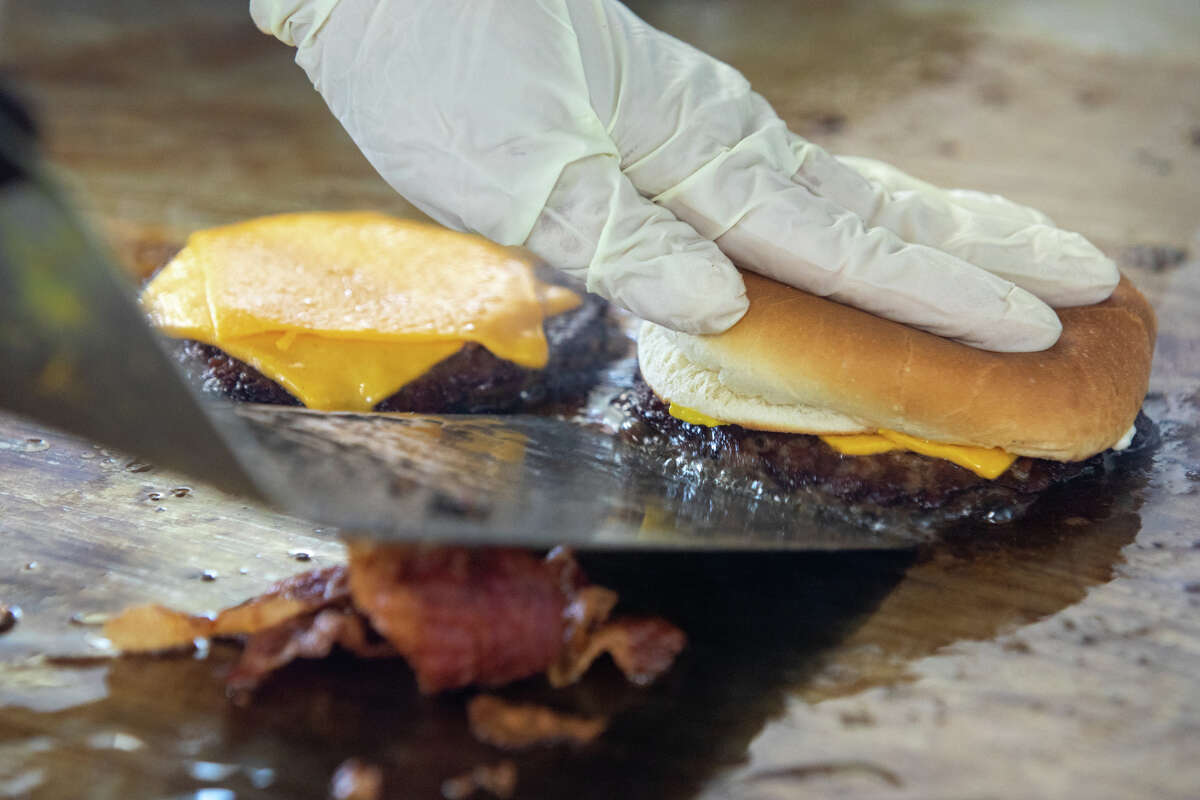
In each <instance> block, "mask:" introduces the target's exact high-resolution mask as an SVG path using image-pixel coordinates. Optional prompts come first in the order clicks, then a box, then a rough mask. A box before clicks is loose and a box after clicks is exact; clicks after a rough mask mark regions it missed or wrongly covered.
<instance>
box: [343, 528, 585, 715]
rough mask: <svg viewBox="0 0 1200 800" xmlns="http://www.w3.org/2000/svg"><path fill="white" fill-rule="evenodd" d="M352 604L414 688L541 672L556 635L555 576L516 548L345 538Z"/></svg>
mask: <svg viewBox="0 0 1200 800" xmlns="http://www.w3.org/2000/svg"><path fill="white" fill-rule="evenodd" d="M348 549H349V552H350V593H351V596H352V598H353V601H354V605H355V607H356V608H358V609H359V610H360V611H362V612H363V613H364V614H365V615H366V616H367V618H368V619H369V620H370V621H371V625H372V626H373V627H374V628H375V630H377V631H379V633H380V634H381V635H382V636H383V637H384V638H386V639H387V640H388V641H390V642H391V643H392V644H393V645H394V646H395V647H396V649H397V650H398V651H399V652H400V654H401V655H402V656H404V658H405V660H406V661H408V663H409V666H411V667H412V669H413V672H414V673H416V677H417V686H418V687H419V688H420V690H421V691H422V692H427V693H428V692H437V691H441V690H443V689H453V688H457V687H460V686H467V685H469V684H473V683H478V684H483V685H485V686H499V685H501V684H505V683H509V682H511V681H515V680H518V679H520V678H525V677H528V676H530V675H534V674H536V673H538V672H541V671H543V670H544V669H546V667H547V666H549V665H550V664H551V663H552V662H553V661H554V659H555V658H556V657H557V656H558V652H559V650H560V649H561V648H562V642H563V627H564V623H563V608H564V607H565V606H566V604H567V598H566V597H564V595H563V593H562V591H561V589H560V588H559V585H558V580H557V575H556V574H555V573H554V572H553V571H552V570H550V569H547V568H546V565H545V562H543V561H541V560H539V559H537V558H535V557H534V556H533V555H531V554H530V553H528V552H527V551H524V550H512V549H502V548H486V549H472V548H466V547H424V546H407V547H397V546H395V545H393V546H388V547H380V546H375V545H370V544H366V543H354V542H352V543H350V544H349V545H348Z"/></svg>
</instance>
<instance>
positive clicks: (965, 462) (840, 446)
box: [667, 403, 1017, 480]
mask: <svg viewBox="0 0 1200 800" xmlns="http://www.w3.org/2000/svg"><path fill="white" fill-rule="evenodd" d="M667 410H668V413H670V415H671V416H673V417H675V418H676V419H680V420H683V421H684V422H690V423H692V424H693V425H704V426H707V427H713V426H717V425H725V424H728V423H725V422H722V421H721V420H719V419H715V418H713V417H710V416H708V415H707V414H703V413H701V412H699V411H696V410H695V409H691V408H687V407H685V406H681V405H679V404H678V403H671V404H670V405H669V407H668V409H667ZM820 438H821V441H823V442H825V444H827V445H829V446H830V447H832V448H833V449H834V450H837V451H838V452H839V453H843V454H845V455H848V456H871V455H876V454H878V453H888V452H891V451H893V450H908V451H911V452H914V453H920V454H921V455H924V456H931V457H933V458H942V459H945V460H946V461H949V462H951V463H954V464H957V465H959V466H960V467H963V468H965V469H969V470H971V471H972V472H974V473H975V474H976V475H978V476H980V477H982V478H988V479H989V480H991V479H993V478H998V477H1000V476H1001V475H1003V474H1004V472H1005V471H1006V470H1007V469H1008V468H1009V467H1011V466H1012V463H1013V462H1014V461H1016V460H1017V457H1016V456H1015V455H1013V454H1012V453H1007V452H1005V451H1004V450H1001V449H1000V448H998V447H971V446H968V445H961V444H942V443H941V442H931V441H929V440H928V439H921V438H918V437H916V436H909V435H908V434H906V433H900V432H899V431H891V430H886V429H880V430H879V431H877V432H875V433H849V434H825V435H823V436H821V437H820Z"/></svg>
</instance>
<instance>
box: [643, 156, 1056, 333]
mask: <svg viewBox="0 0 1200 800" xmlns="http://www.w3.org/2000/svg"><path fill="white" fill-rule="evenodd" d="M723 166H724V168H725V169H724V174H722V173H721V172H720V171H719V170H714V171H712V172H704V173H701V174H699V175H697V176H695V178H694V179H693V180H691V181H689V182H688V183H687V184H685V186H684V187H682V189H681V190H680V191H679V192H674V193H668V194H667V195H665V196H663V197H662V198H661V200H662V202H664V203H665V204H666V205H667V206H668V207H669V208H671V209H672V210H673V211H674V212H675V214H676V215H677V216H678V217H679V218H680V219H682V220H684V221H687V222H692V223H693V225H696V224H698V223H699V224H701V225H706V224H708V225H711V224H714V223H713V221H714V220H721V221H724V219H725V215H727V214H728V213H730V209H731V208H738V209H740V210H739V213H738V217H737V221H736V222H735V223H734V224H732V225H728V226H727V229H726V230H725V231H724V232H723V233H722V234H721V235H720V237H719V238H717V240H716V242H717V244H718V245H720V247H721V249H722V250H723V251H725V253H727V254H728V255H729V256H730V257H731V258H733V259H734V260H735V261H737V262H738V263H739V264H741V265H742V266H744V267H746V268H748V269H752V270H754V271H756V272H759V273H761V274H763V275H767V276H769V277H771V278H775V279H776V280H779V281H782V282H784V283H788V284H791V285H793V286H796V287H799V288H801V289H804V290H806V291H809V292H812V293H814V294H818V295H822V296H826V297H830V298H832V299H834V300H837V301H839V302H843V303H848V304H850V305H854V306H857V307H858V308H861V309H864V310H866V311H870V312H871V313H874V314H878V315H879V316H882V317H887V318H889V319H893V320H896V321H898V322H903V323H905V324H907V325H912V326H914V327H917V328H922V329H924V330H927V331H930V332H932V333H936V334H938V335H940V336H946V337H948V338H952V339H957V340H959V341H961V342H964V343H966V344H970V345H972V346H974V347H980V348H983V349H987V350H997V351H1005V352H1010V351H1029V350H1043V349H1045V348H1047V347H1050V346H1051V345H1052V344H1054V342H1055V341H1056V340H1057V339H1058V336H1059V334H1060V333H1061V331H1062V326H1061V323H1060V322H1059V320H1058V317H1057V315H1055V313H1054V311H1053V310H1052V309H1050V308H1049V307H1048V306H1046V305H1045V304H1044V303H1042V302H1041V301H1040V300H1038V299H1037V298H1036V297H1034V296H1033V295H1032V294H1030V293H1029V292H1027V291H1025V290H1024V289H1021V288H1019V287H1017V286H1014V285H1013V284H1012V283H1011V282H1009V281H1006V280H1003V279H1002V278H999V277H997V276H995V275H992V274H990V273H988V272H986V271H984V270H981V269H978V268H977V267H974V266H972V265H971V264H968V263H967V262H965V261H963V260H962V259H959V258H956V257H955V256H952V255H950V254H949V253H945V252H942V251H940V250H936V249H933V248H930V247H924V246H921V245H914V244H911V243H909V242H905V241H903V240H902V239H900V237H898V236H897V235H896V234H895V233H893V232H892V231H889V230H887V229H886V228H880V227H875V228H868V227H867V226H866V225H865V224H864V223H863V220H862V218H861V217H859V216H858V215H857V214H855V213H853V212H851V211H849V210H847V209H845V208H842V207H840V206H838V205H837V204H835V203H833V202H832V201H831V200H829V199H827V198H823V197H818V196H816V195H815V194H813V193H812V192H810V191H809V190H808V189H806V188H805V187H803V186H799V185H797V184H795V183H793V182H792V181H791V179H790V178H788V177H785V176H784V175H781V174H779V173H778V172H776V171H774V170H773V169H772V168H771V167H769V166H765V165H763V164H759V165H757V166H755V165H753V164H749V163H744V162H743V161H742V160H741V159H731V160H727V161H726V162H725V164H724V165H723ZM725 204H729V205H725ZM693 220H695V222H694V221H693Z"/></svg>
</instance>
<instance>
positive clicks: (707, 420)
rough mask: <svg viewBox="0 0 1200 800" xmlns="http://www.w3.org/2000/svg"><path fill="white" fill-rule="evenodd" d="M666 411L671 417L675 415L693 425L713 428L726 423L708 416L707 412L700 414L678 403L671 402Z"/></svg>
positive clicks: (676, 417)
mask: <svg viewBox="0 0 1200 800" xmlns="http://www.w3.org/2000/svg"><path fill="white" fill-rule="evenodd" d="M667 413H668V414H670V415H671V416H672V417H675V419H681V420H683V421H684V422H690V423H691V424H693V425H703V426H704V427H706V428H715V427H717V426H719V425H725V424H727V423H724V422H722V421H721V420H719V419H717V418H716V417H710V416H709V415H708V414H701V413H700V412H699V411H697V410H696V409H694V408H688V407H687V406H681V405H679V404H678V403H671V404H670V405H669V406H668V407H667Z"/></svg>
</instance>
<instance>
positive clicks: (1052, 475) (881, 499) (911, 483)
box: [613, 376, 1154, 522]
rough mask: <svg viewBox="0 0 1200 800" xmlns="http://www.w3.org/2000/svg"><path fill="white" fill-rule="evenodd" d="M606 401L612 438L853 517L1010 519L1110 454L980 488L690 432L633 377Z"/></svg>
mask: <svg viewBox="0 0 1200 800" xmlns="http://www.w3.org/2000/svg"><path fill="white" fill-rule="evenodd" d="M613 402H614V404H615V405H616V406H617V407H618V409H619V410H620V411H621V412H622V413H623V414H624V415H625V417H626V422H625V424H624V425H623V426H622V435H623V436H624V437H626V438H628V439H630V440H631V441H633V442H635V443H638V444H641V445H643V446H647V447H655V446H659V447H666V448H669V449H670V451H671V452H672V453H674V454H675V455H676V456H683V457H686V458H691V459H695V460H697V461H702V462H706V463H709V464H711V465H713V466H715V467H716V468H717V469H719V470H722V471H724V472H725V473H726V474H730V475H733V476H737V477H740V478H743V479H746V480H751V481H753V480H760V481H765V482H769V483H770V484H771V485H773V486H775V487H777V488H778V490H782V491H784V492H789V493H792V492H804V493H809V494H815V495H817V497H818V499H825V500H827V501H830V502H831V503H833V504H841V505H845V506H848V507H849V506H853V507H854V509H855V511H856V512H857V513H856V516H857V515H861V514H865V515H867V516H870V515H871V514H872V513H875V512H880V511H887V510H893V509H894V510H899V511H904V510H912V511H928V512H937V513H936V520H935V521H941V522H948V521H952V520H954V519H964V518H981V517H984V516H986V515H988V514H999V515H1000V516H1001V518H1006V517H1011V516H1015V515H1018V514H1020V513H1021V512H1022V511H1023V510H1024V509H1025V508H1026V507H1028V505H1029V504H1030V503H1031V502H1032V501H1033V500H1034V499H1035V498H1036V497H1037V496H1038V495H1040V494H1041V493H1043V492H1045V491H1047V490H1048V489H1050V488H1052V487H1054V486H1056V485H1058V484H1061V483H1064V482H1066V481H1069V480H1072V479H1074V478H1077V477H1080V476H1083V475H1089V474H1098V473H1100V472H1101V471H1103V470H1104V469H1106V466H1107V459H1109V458H1111V456H1112V454H1113V453H1112V451H1108V452H1107V453H1101V454H1099V455H1096V456H1093V457H1092V458H1089V459H1087V460H1086V461H1080V462H1073V463H1063V462H1058V461H1048V460H1044V459H1037V458H1027V457H1022V458H1018V459H1017V460H1016V461H1015V462H1014V463H1013V465H1012V466H1011V467H1009V469H1008V470H1007V471H1006V472H1005V473H1004V474H1003V475H1001V476H999V477H998V478H995V479H993V480H989V479H987V478H982V477H980V476H978V475H976V474H975V473H973V472H971V471H970V470H967V469H964V468H962V467H960V466H958V465H957V464H953V463H951V462H949V461H946V460H943V459H940V458H930V457H927V456H922V455H919V454H917V453H911V452H905V451H892V452H889V453H881V454H879V455H871V456H847V455H843V454H841V453H839V452H837V451H836V450H834V449H833V448H832V447H830V446H829V445H827V444H825V443H824V442H822V441H821V440H820V438H818V437H816V436H809V435H805V434H788V433H771V432H767V431H756V430H750V429H747V428H743V427H741V426H740V425H722V426H719V427H712V428H708V427H704V426H701V425H692V424H690V423H687V422H683V421H682V420H679V419H677V418H675V417H672V416H671V415H670V414H669V413H668V411H667V406H666V404H665V403H663V401H662V400H660V399H659V398H658V397H657V396H656V395H655V394H654V392H653V390H652V389H651V388H650V387H649V386H648V385H647V384H646V383H645V381H643V380H642V379H641V376H638V378H637V379H636V381H635V383H634V386H633V388H631V389H629V390H628V391H626V392H624V393H623V394H621V395H620V396H618V397H617V398H616V399H615V400H614V401H613ZM1136 425H1137V435H1136V437H1135V438H1134V441H1133V444H1132V445H1131V447H1130V449H1129V451H1128V452H1130V453H1133V452H1137V451H1139V450H1141V449H1143V448H1144V447H1145V446H1146V445H1147V444H1148V443H1149V442H1150V441H1151V439H1152V438H1153V436H1154V428H1153V424H1152V423H1151V422H1150V421H1149V419H1148V418H1147V417H1146V416H1145V415H1143V414H1139V415H1138V418H1137V423H1136Z"/></svg>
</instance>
